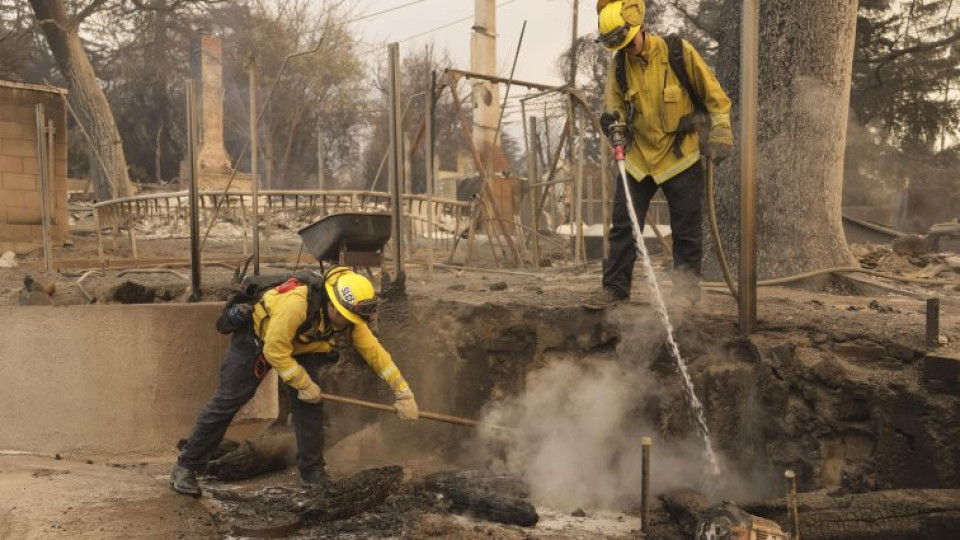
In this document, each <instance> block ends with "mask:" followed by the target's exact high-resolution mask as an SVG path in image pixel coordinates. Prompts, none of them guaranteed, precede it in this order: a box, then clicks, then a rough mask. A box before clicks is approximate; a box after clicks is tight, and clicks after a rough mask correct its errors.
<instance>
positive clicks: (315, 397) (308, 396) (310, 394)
mask: <svg viewBox="0 0 960 540" xmlns="http://www.w3.org/2000/svg"><path fill="white" fill-rule="evenodd" d="M297 399H299V400H300V401H302V402H304V403H320V402H321V401H323V398H322V397H320V387H319V386H317V383H315V382H313V381H310V382H308V383H307V384H305V385H303V388H301V389H300V390H298V391H297Z"/></svg>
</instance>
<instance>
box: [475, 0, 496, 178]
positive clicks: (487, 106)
mask: <svg viewBox="0 0 960 540" xmlns="http://www.w3.org/2000/svg"><path fill="white" fill-rule="evenodd" d="M470 69H471V71H474V72H476V73H483V74H484V75H496V74H497V5H496V0H474V23H473V35H472V36H471V37H470ZM471 83H472V85H473V107H474V109H473V140H474V142H475V143H476V145H477V150H479V151H480V155H481V156H484V157H486V158H487V161H488V162H489V161H490V160H492V159H493V156H495V155H496V153H495V151H494V149H493V144H494V137H495V133H496V131H497V120H498V119H499V118H500V87H499V85H497V84H496V83H491V82H488V81H480V80H476V79H475V80H473V81H471ZM486 169H487V170H490V169H491V164H490V163H487V164H486ZM479 172H480V173H481V174H482V173H483V171H479Z"/></svg>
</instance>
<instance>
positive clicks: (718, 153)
mask: <svg viewBox="0 0 960 540" xmlns="http://www.w3.org/2000/svg"><path fill="white" fill-rule="evenodd" d="M731 153H733V131H732V130H731V129H730V128H729V127H727V126H723V127H714V128H713V129H711V130H710V139H709V140H708V142H707V156H709V157H710V159H712V160H713V162H714V163H721V162H722V161H723V160H725V159H727V158H728V157H730V154H731Z"/></svg>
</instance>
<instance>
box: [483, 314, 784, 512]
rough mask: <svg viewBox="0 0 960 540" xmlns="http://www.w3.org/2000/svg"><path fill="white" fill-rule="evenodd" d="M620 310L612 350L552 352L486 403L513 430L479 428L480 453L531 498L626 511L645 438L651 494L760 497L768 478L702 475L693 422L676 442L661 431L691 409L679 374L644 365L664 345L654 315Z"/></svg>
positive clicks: (635, 496) (490, 419) (631, 505)
mask: <svg viewBox="0 0 960 540" xmlns="http://www.w3.org/2000/svg"><path fill="white" fill-rule="evenodd" d="M621 313H624V315H625V316H622V317H621V320H619V321H616V323H617V325H618V326H619V328H620V335H621V341H620V343H619V345H618V347H617V354H616V357H615V358H614V357H612V356H611V355H606V356H594V357H589V358H585V359H574V358H566V359H551V360H549V361H548V363H547V365H546V366H545V367H543V368H540V369H538V370H536V371H533V372H531V373H529V374H528V375H527V385H526V391H525V392H524V393H523V394H522V395H519V396H515V397H511V398H508V399H505V400H502V401H499V402H496V403H493V404H491V405H490V406H489V407H488V409H487V411H486V414H485V416H484V423H485V424H488V425H505V426H514V427H516V428H517V429H516V432H514V433H510V434H504V433H503V432H502V431H499V430H492V429H489V428H487V429H483V430H482V432H481V436H480V443H481V446H482V448H483V449H484V450H486V451H487V456H486V457H487V459H488V461H492V462H493V463H492V466H493V467H494V468H501V469H506V470H507V471H509V472H512V473H514V474H517V475H519V476H521V477H522V478H523V479H524V480H526V482H527V483H528V485H529V486H530V490H531V498H532V500H533V501H534V503H536V504H539V505H544V506H548V507H551V508H556V509H559V510H564V511H572V510H574V509H576V508H584V509H594V510H601V509H602V510H617V511H626V510H631V509H636V508H637V507H638V506H639V501H640V485H641V479H642V478H641V476H642V475H641V463H642V454H641V446H640V439H641V437H651V438H652V439H653V443H654V444H653V450H652V459H651V479H650V484H651V491H652V493H653V494H658V493H663V492H664V491H667V490H670V489H674V488H679V487H690V488H693V489H697V490H699V491H701V492H703V493H705V494H708V496H710V495H712V497H711V498H714V499H716V500H719V499H720V498H721V497H722V498H730V497H732V498H737V499H741V498H751V497H752V496H754V495H760V494H761V492H762V493H763V494H764V496H765V495H766V492H767V491H768V490H769V487H770V485H769V482H765V481H757V480H756V479H744V478H741V477H740V475H737V474H734V473H733V472H732V471H730V470H728V469H727V470H724V475H723V478H722V481H723V485H721V486H717V485H715V483H714V482H713V481H712V480H711V479H710V478H708V477H707V476H706V475H704V474H703V471H704V470H705V469H704V465H705V462H704V458H703V443H702V441H701V440H700V439H699V437H697V434H696V431H695V430H693V429H691V431H690V433H689V434H688V435H687V437H686V438H684V439H681V440H677V439H668V440H665V439H664V437H663V436H661V434H660V429H659V427H660V426H659V423H660V422H664V421H665V420H664V419H663V414H667V415H673V414H683V415H689V414H691V412H690V411H689V409H688V408H687V407H686V406H682V405H679V404H680V403H682V402H683V401H682V398H681V395H682V390H681V385H682V384H683V383H682V382H681V380H680V378H679V375H671V376H668V377H665V378H664V377H662V376H657V375H655V374H653V373H652V372H651V371H650V370H649V366H650V364H651V363H652V362H653V361H654V360H655V359H656V357H657V355H658V354H659V352H660V347H661V346H662V345H661V344H662V343H663V331H662V329H661V328H660V325H659V324H658V323H657V321H656V319H655V315H654V314H653V313H651V312H650V311H646V312H641V313H638V312H637V311H633V310H631V311H630V312H629V315H626V313H625V312H624V311H621ZM677 407H680V408H677ZM664 408H668V409H669V410H665V409H664ZM691 427H692V422H691ZM490 456H495V457H490ZM725 469H726V468H725ZM775 485H776V484H774V486H775ZM758 486H759V487H760V490H759V491H758V489H757V487H758Z"/></svg>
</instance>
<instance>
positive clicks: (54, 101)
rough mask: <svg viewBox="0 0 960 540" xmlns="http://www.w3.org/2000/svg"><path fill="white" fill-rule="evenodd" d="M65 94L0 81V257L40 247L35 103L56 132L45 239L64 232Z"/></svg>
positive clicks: (60, 236) (56, 237)
mask: <svg viewBox="0 0 960 540" xmlns="http://www.w3.org/2000/svg"><path fill="white" fill-rule="evenodd" d="M65 94H66V90H63V89H60V88H49V87H44V86H36V85H31V84H22V83H15V82H9V81H0V253H2V252H4V251H8V250H9V251H15V252H18V253H25V252H28V251H32V250H34V249H37V248H39V247H41V246H42V245H43V223H42V220H41V209H42V207H41V202H42V196H41V191H40V173H39V167H40V165H39V161H38V158H37V124H36V105H37V104H38V103H42V104H43V106H44V114H45V115H46V118H47V120H50V121H52V122H53V127H54V129H55V130H56V133H55V135H54V148H53V152H52V155H51V156H50V159H51V163H52V164H53V165H52V168H51V173H52V174H51V183H50V194H51V201H50V202H49V203H48V204H49V205H50V206H49V208H50V224H51V228H50V237H51V242H52V243H53V245H57V244H58V243H62V242H63V241H64V240H65V239H66V238H67V234H68V223H67V116H66V108H65V106H64V103H63V96H64V95H65Z"/></svg>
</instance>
